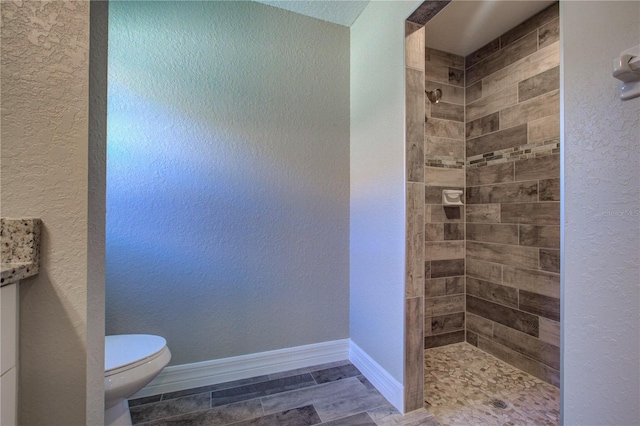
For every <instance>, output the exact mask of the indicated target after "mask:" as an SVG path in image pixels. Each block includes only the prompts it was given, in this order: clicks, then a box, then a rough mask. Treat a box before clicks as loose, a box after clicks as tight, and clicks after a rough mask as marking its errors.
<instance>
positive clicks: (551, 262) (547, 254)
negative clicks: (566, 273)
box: [540, 249, 560, 273]
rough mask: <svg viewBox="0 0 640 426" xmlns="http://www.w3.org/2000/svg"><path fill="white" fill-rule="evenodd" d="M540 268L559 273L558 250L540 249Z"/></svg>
mask: <svg viewBox="0 0 640 426" xmlns="http://www.w3.org/2000/svg"><path fill="white" fill-rule="evenodd" d="M540 269H541V270H543V271H548V272H556V273H560V250H550V249H540Z"/></svg>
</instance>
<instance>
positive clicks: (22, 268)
mask: <svg viewBox="0 0 640 426" xmlns="http://www.w3.org/2000/svg"><path fill="white" fill-rule="evenodd" d="M39 269H40V268H39V267H38V264H37V263H36V262H24V263H5V264H3V265H2V266H1V269H0V287H4V286H5V285H9V284H13V283H15V282H17V281H20V280H23V279H25V278H29V277H31V276H33V275H36V274H37V273H38V270H39Z"/></svg>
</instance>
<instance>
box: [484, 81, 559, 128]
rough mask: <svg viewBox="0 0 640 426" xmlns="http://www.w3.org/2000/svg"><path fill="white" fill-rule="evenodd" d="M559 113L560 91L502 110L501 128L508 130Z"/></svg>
mask: <svg viewBox="0 0 640 426" xmlns="http://www.w3.org/2000/svg"><path fill="white" fill-rule="evenodd" d="M478 102H480V101H478ZM559 113H560V91H559V90H554V91H552V92H548V93H545V94H544V95H540V96H538V97H536V98H533V99H529V100H528V101H524V102H520V103H518V104H516V105H513V106H511V107H508V108H504V109H501V110H500V127H501V128H503V129H508V128H509V127H513V126H518V125H520V124H526V123H527V122H529V121H533V120H536V119H538V118H542V117H547V116H549V115H553V114H559Z"/></svg>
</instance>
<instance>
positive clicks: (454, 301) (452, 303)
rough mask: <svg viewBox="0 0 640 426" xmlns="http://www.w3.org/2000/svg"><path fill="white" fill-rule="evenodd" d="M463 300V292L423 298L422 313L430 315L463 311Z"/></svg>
mask: <svg viewBox="0 0 640 426" xmlns="http://www.w3.org/2000/svg"><path fill="white" fill-rule="evenodd" d="M464 301H465V300H464V294H454V295H451V296H442V297H433V298H428V299H425V301H424V304H425V305H424V315H425V316H429V317H432V316H434V315H445V314H453V313H455V312H464Z"/></svg>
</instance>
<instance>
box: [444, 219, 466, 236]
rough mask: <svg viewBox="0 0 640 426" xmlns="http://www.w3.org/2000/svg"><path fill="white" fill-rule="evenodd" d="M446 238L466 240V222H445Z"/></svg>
mask: <svg viewBox="0 0 640 426" xmlns="http://www.w3.org/2000/svg"><path fill="white" fill-rule="evenodd" d="M444 240H445V241H457V240H464V224H463V223H458V222H454V223H445V224H444Z"/></svg>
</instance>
